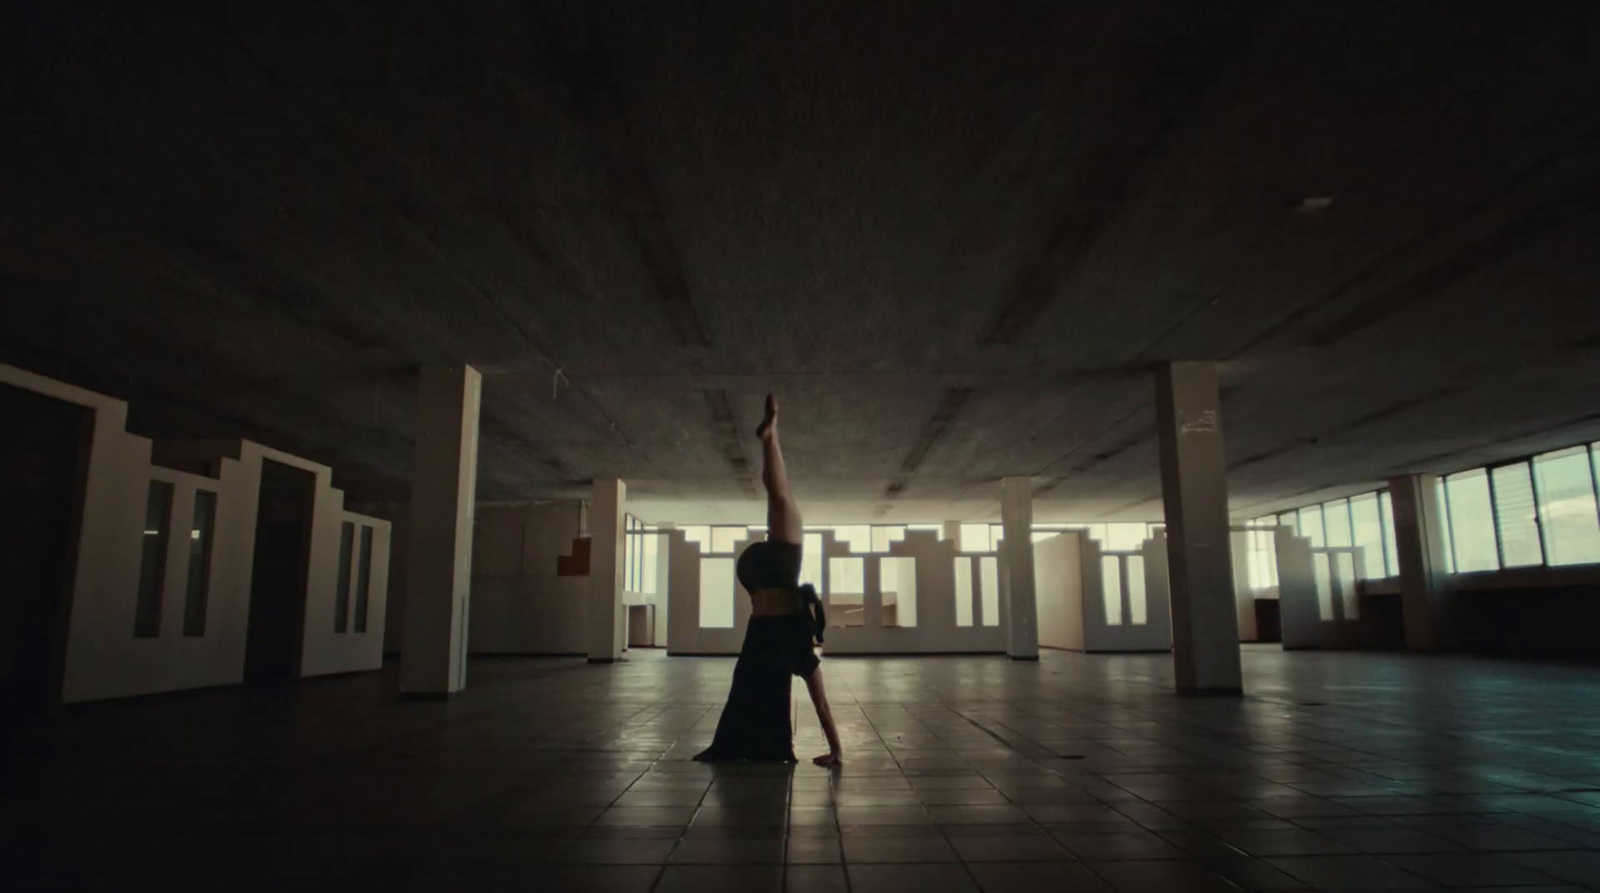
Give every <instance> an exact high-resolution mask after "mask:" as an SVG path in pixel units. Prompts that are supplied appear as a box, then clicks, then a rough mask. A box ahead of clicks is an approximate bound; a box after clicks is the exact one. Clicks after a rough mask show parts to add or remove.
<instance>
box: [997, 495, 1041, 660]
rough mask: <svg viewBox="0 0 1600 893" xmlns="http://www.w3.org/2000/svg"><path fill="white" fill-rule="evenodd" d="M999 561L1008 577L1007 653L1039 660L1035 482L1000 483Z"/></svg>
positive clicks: (1017, 658) (1008, 655)
mask: <svg viewBox="0 0 1600 893" xmlns="http://www.w3.org/2000/svg"><path fill="white" fill-rule="evenodd" d="M1000 526H1001V529H1002V533H1003V536H1004V539H1002V540H1001V541H1000V561H1001V562H1002V563H1003V564H1004V565H1005V570H1004V576H1005V578H1006V584H1007V585H1006V587H1005V589H1004V592H1005V595H1006V621H1007V622H1006V656H1007V657H1009V658H1011V659H1012V660H1038V659H1039V611H1038V602H1037V598H1036V594H1035V587H1034V579H1033V481H1032V479H1030V478H1005V479H1004V480H1002V481H1001V482H1000Z"/></svg>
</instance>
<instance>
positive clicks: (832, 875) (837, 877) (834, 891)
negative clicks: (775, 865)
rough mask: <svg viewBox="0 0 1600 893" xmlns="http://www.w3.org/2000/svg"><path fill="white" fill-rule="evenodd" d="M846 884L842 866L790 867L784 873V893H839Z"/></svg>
mask: <svg viewBox="0 0 1600 893" xmlns="http://www.w3.org/2000/svg"><path fill="white" fill-rule="evenodd" d="M846 883H847V882H846V880H845V870H844V866H843V865H790V866H789V867H788V869H786V870H785V872H784V893H841V891H843V890H845V889H846V886H845V885H846Z"/></svg>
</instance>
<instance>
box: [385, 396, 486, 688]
mask: <svg viewBox="0 0 1600 893" xmlns="http://www.w3.org/2000/svg"><path fill="white" fill-rule="evenodd" d="M482 395H483V377H482V376H480V375H479V374H478V370H476V369H474V368H472V367H471V366H456V367H449V368H445V367H429V368H425V369H423V370H422V381H421V384H420V386H419V388H418V397H417V449H416V461H415V463H414V467H413V468H412V471H411V505H410V520H409V524H408V544H407V554H406V602H405V629H404V631H403V639H402V642H403V645H402V649H401V660H400V691H401V693H402V694H406V695H412V696H421V697H448V696H449V695H450V694H451V693H453V692H458V691H460V690H461V689H463V688H465V687H466V685H467V613H468V594H469V592H470V591H471V588H472V522H473V509H474V507H475V504H476V503H475V499H476V491H477V487H478V406H479V403H480V400H481V398H482Z"/></svg>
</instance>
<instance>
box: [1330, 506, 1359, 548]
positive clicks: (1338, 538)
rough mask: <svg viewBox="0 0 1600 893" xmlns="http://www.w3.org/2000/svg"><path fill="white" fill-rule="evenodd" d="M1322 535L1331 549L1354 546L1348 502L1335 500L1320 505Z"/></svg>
mask: <svg viewBox="0 0 1600 893" xmlns="http://www.w3.org/2000/svg"><path fill="white" fill-rule="evenodd" d="M1322 526H1323V531H1322V535H1323V536H1324V537H1325V538H1326V539H1327V540H1328V545H1329V546H1330V547H1333V548H1345V547H1348V546H1353V545H1355V542H1354V538H1353V537H1352V536H1351V532H1350V501H1349V500H1347V499H1335V500H1334V501H1332V502H1324V503H1323V504H1322Z"/></svg>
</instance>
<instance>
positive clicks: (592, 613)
mask: <svg viewBox="0 0 1600 893" xmlns="http://www.w3.org/2000/svg"><path fill="white" fill-rule="evenodd" d="M627 501H628V485H627V484H625V483H623V482H622V481H621V480H619V479H617V478H599V479H597V480H596V481H595V482H594V494H593V495H592V496H591V497H590V500H589V586H590V587H591V588H590V589H589V632H588V641H589V663H592V664H608V663H611V662H613V661H616V660H620V659H621V658H622V644H623V630H625V629H626V628H627V618H626V616H625V615H624V614H623V611H622V587H623V584H624V580H625V578H624V577H623V571H624V569H623V560H624V558H625V557H626V555H627V553H626V552H625V551H624V550H623V537H624V536H625V535H626V529H625V518H624V512H625V510H626V504H627Z"/></svg>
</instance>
